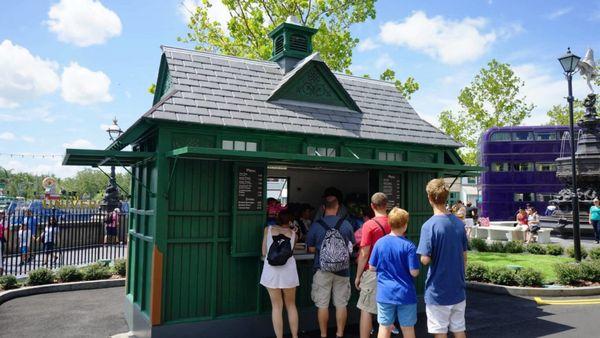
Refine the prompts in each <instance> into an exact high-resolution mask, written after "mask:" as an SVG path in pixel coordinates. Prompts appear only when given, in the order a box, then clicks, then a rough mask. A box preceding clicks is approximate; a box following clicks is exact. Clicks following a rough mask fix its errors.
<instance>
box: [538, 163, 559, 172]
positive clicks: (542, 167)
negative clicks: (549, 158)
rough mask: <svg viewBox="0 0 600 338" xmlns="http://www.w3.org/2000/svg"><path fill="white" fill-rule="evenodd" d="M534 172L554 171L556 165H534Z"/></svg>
mask: <svg viewBox="0 0 600 338" xmlns="http://www.w3.org/2000/svg"><path fill="white" fill-rule="evenodd" d="M535 171H556V163H552V162H550V163H536V164H535Z"/></svg>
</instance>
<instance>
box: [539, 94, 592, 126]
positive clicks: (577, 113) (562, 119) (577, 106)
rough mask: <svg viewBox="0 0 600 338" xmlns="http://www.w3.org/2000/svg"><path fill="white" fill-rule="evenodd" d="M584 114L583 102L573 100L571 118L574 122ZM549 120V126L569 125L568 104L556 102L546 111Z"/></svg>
mask: <svg viewBox="0 0 600 338" xmlns="http://www.w3.org/2000/svg"><path fill="white" fill-rule="evenodd" d="M583 114H585V108H584V107H583V103H582V102H581V101H579V100H575V101H574V102H573V120H574V122H575V123H577V121H579V120H581V119H582V118H583ZM546 115H548V118H550V121H549V122H548V125H551V126H568V125H569V105H567V104H557V105H554V106H552V108H550V110H548V112H547V113H546Z"/></svg>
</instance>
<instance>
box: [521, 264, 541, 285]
mask: <svg viewBox="0 0 600 338" xmlns="http://www.w3.org/2000/svg"><path fill="white" fill-rule="evenodd" d="M543 281H544V279H543V278H542V273H541V272H539V271H536V270H534V269H532V268H526V269H521V270H519V271H517V283H518V284H519V286H542V284H543Z"/></svg>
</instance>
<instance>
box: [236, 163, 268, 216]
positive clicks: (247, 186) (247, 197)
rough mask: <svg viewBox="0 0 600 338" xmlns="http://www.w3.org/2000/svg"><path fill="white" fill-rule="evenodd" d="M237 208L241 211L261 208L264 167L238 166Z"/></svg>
mask: <svg viewBox="0 0 600 338" xmlns="http://www.w3.org/2000/svg"><path fill="white" fill-rule="evenodd" d="M237 174H238V179H237V182H238V189H237V208H238V210H242V211H259V210H262V209H263V184H264V176H265V175H264V169H263V168H260V167H239V168H238V173H237Z"/></svg>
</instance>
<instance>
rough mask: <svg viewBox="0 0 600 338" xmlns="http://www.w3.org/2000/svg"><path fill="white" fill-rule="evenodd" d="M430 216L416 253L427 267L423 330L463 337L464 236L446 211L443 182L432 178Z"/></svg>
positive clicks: (459, 223) (458, 223) (439, 335)
mask: <svg viewBox="0 0 600 338" xmlns="http://www.w3.org/2000/svg"><path fill="white" fill-rule="evenodd" d="M425 190H426V191H427V197H428V199H429V204H431V207H432V208H433V216H431V218H429V220H427V222H425V224H423V227H422V228H421V239H420V241H419V248H418V249H417V253H418V254H419V255H421V263H422V264H423V265H429V271H428V273H427V281H426V282H425V312H426V313H427V330H428V331H429V333H431V334H433V335H434V336H435V337H436V338H443V337H447V334H448V330H449V331H450V332H452V333H453V334H454V337H456V338H464V337H466V334H465V331H466V325H465V307H466V294H465V265H466V263H467V235H466V232H465V224H464V223H463V222H462V221H461V220H460V219H459V218H458V217H456V216H454V215H452V214H449V213H447V212H446V208H445V205H446V201H447V199H448V195H449V193H450V192H449V191H448V188H447V187H446V183H445V182H444V180H443V179H440V178H438V179H433V180H431V181H429V183H427V187H426V188H425Z"/></svg>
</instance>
